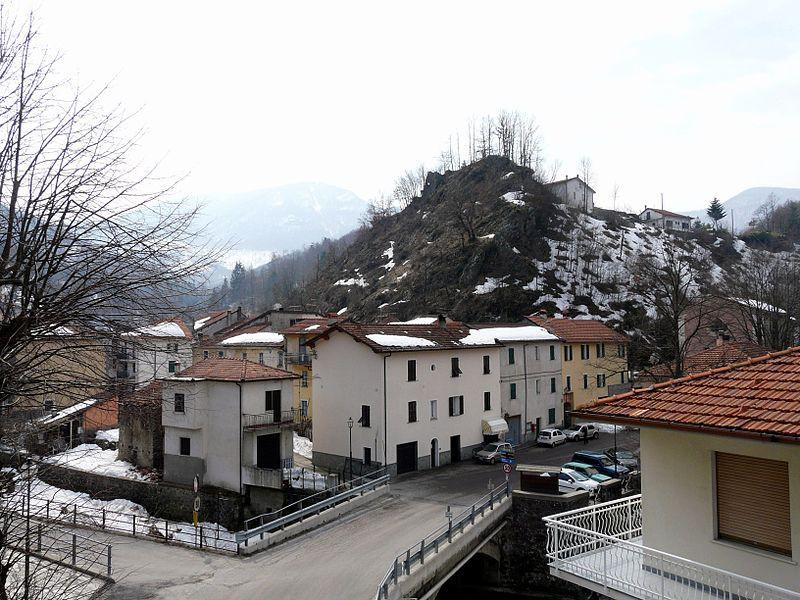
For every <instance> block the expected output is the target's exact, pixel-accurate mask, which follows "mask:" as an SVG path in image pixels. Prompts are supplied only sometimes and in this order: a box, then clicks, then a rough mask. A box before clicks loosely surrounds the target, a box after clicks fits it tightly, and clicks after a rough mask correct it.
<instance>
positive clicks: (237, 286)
mask: <svg viewBox="0 0 800 600" xmlns="http://www.w3.org/2000/svg"><path fill="white" fill-rule="evenodd" d="M246 274H247V272H246V271H245V268H244V265H243V264H242V263H240V262H238V261H237V262H236V266H234V267H233V271H232V272H231V303H232V304H236V303H241V302H242V299H243V298H244V295H245V277H246V276H247V275H246Z"/></svg>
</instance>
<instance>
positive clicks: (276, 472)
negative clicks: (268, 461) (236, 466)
mask: <svg viewBox="0 0 800 600" xmlns="http://www.w3.org/2000/svg"><path fill="white" fill-rule="evenodd" d="M293 464H294V463H293V460H292V459H291V458H284V459H282V460H281V466H280V467H279V468H276V469H264V468H261V467H257V466H256V465H243V466H242V483H244V484H246V485H254V486H258V487H268V488H274V489H281V487H283V482H284V480H285V479H286V471H285V469H291V468H292V466H293Z"/></svg>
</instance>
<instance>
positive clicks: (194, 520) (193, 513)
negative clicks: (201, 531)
mask: <svg viewBox="0 0 800 600" xmlns="http://www.w3.org/2000/svg"><path fill="white" fill-rule="evenodd" d="M197 522H198V519H197V511H196V510H195V511H193V512H192V524H194V526H195V527H197Z"/></svg>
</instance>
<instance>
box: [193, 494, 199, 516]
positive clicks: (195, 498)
mask: <svg viewBox="0 0 800 600" xmlns="http://www.w3.org/2000/svg"><path fill="white" fill-rule="evenodd" d="M194 510H195V512H197V511H199V510H200V496H195V497H194Z"/></svg>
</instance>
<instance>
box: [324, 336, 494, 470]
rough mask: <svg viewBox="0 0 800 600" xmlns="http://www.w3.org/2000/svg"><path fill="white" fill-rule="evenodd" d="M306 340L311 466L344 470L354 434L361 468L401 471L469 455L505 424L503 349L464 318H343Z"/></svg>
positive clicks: (353, 443)
mask: <svg viewBox="0 0 800 600" xmlns="http://www.w3.org/2000/svg"><path fill="white" fill-rule="evenodd" d="M308 345H310V346H313V347H314V349H315V351H316V357H315V359H314V375H313V394H314V462H315V464H317V465H321V466H326V467H329V468H334V469H342V468H343V467H344V466H345V465H346V464H347V460H348V457H349V454H350V441H349V440H350V437H349V436H350V434H351V433H352V455H353V461H354V462H355V463H356V464H357V466H358V467H360V466H361V465H362V464H365V463H369V464H375V463H378V464H385V465H388V466H389V469H390V471H391V472H393V473H396V472H401V473H402V472H406V471H413V470H417V469H427V468H432V467H437V466H439V465H443V464H446V463H449V462H451V461H458V460H462V459H465V458H468V457H469V456H470V455H471V451H472V449H474V448H476V447H478V446H480V445H481V444H483V443H484V441H485V440H487V439H497V436H498V435H503V434H505V432H506V431H507V425H506V423H505V422H504V421H503V420H502V417H501V415H502V412H501V400H500V374H499V360H500V354H499V353H500V348H501V347H500V345H499V344H497V343H496V342H494V341H491V340H490V341H488V342H487V340H486V338H485V337H480V338H476V337H475V336H472V337H470V330H469V329H468V328H467V327H465V326H464V325H463V324H457V323H445V322H444V320H441V322H437V323H434V324H431V325H390V324H374V325H366V324H359V323H352V322H343V323H339V324H337V325H335V326H333V327H332V328H331V329H330V330H328V331H326V332H325V333H324V334H323V335H321V336H319V337H317V338H313V339H311V340H309V342H308ZM349 418H352V419H353V422H354V425H353V427H352V431H350V430H349V429H348V425H347V423H348V419H349ZM484 433H487V436H489V437H485V436H484ZM491 436H493V438H492V437H491ZM356 472H358V471H357V470H356Z"/></svg>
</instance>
